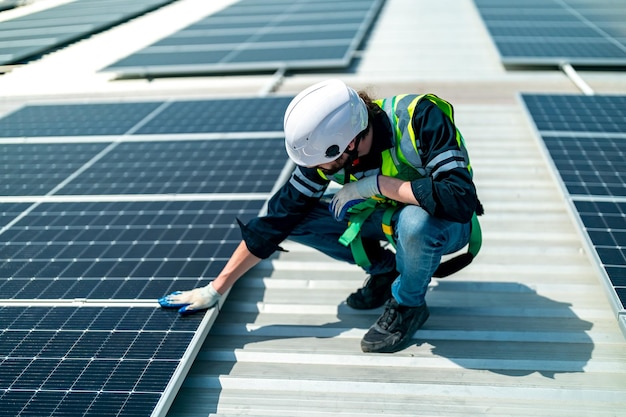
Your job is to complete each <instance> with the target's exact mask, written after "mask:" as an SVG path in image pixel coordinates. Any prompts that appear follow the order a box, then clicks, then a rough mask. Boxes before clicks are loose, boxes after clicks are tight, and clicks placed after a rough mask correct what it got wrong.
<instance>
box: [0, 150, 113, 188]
mask: <svg viewBox="0 0 626 417" xmlns="http://www.w3.org/2000/svg"><path fill="white" fill-rule="evenodd" d="M105 146H106V144H102V143H92V144H89V143H80V144H1V143H0V184H1V185H0V195H3V196H19V195H45V194H47V193H48V192H50V191H51V190H53V189H54V188H55V187H56V186H58V185H59V184H60V183H61V182H62V181H64V180H65V179H66V178H67V177H68V176H69V175H70V174H72V173H74V172H75V171H76V170H78V169H79V168H81V167H82V166H83V165H84V164H85V163H86V162H88V161H89V160H91V159H92V158H93V157H94V156H96V155H97V154H98V153H99V152H100V151H102V150H103V149H104V147H105Z"/></svg>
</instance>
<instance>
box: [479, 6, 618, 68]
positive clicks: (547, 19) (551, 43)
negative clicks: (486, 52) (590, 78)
mask: <svg viewBox="0 0 626 417" xmlns="http://www.w3.org/2000/svg"><path fill="white" fill-rule="evenodd" d="M474 2H475V4H476V6H477V8H478V10H479V12H480V14H481V16H482V19H483V21H484V22H485V25H486V26H487V29H488V30H489V31H490V33H491V35H492V37H493V40H494V42H495V44H496V47H497V48H498V50H499V52H500V57H501V59H502V61H503V63H504V64H511V65H515V64H522V65H559V64H561V63H562V62H569V63H570V64H573V65H576V64H584V65H598V66H605V65H624V64H626V37H624V36H623V31H620V30H619V29H618V30H615V25H614V24H613V22H616V21H620V22H624V21H626V8H624V7H619V6H618V5H617V3H616V2H614V1H613V0H560V1H556V0H548V1H532V2H531V1H527V0H510V1H494V0H474ZM622 27H623V24H622Z"/></svg>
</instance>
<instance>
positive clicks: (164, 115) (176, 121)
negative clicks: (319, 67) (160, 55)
mask: <svg viewBox="0 0 626 417" xmlns="http://www.w3.org/2000/svg"><path fill="white" fill-rule="evenodd" d="M292 98H293V97H258V98H245V99H215V100H178V101H174V102H172V103H171V104H169V105H168V106H167V107H165V108H164V109H163V110H162V111H161V112H159V114H157V115H155V117H153V118H152V119H150V120H149V121H148V122H147V123H146V124H144V125H143V126H141V128H139V129H138V130H137V131H136V132H135V133H136V134H164V133H165V134H167V133H181V134H184V133H199V132H220V133H228V132H282V130H283V116H284V114H285V110H287V106H288V105H289V102H290V101H291V99H292ZM0 126H1V125H0Z"/></svg>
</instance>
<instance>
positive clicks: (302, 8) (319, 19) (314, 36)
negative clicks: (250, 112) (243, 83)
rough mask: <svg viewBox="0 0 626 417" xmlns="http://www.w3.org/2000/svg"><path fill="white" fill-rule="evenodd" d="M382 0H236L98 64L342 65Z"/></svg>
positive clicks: (158, 71)
mask: <svg viewBox="0 0 626 417" xmlns="http://www.w3.org/2000/svg"><path fill="white" fill-rule="evenodd" d="M382 4H383V1H382V0H333V1H330V0H325V1H319V0H318V1H314V0H296V1H293V0H275V1H272V2H261V1H259V0H242V1H239V2H237V3H235V4H233V5H231V6H229V7H227V8H225V9H223V10H221V11H219V12H217V13H215V14H213V15H210V16H208V17H205V18H204V19H201V20H199V21H198V22H196V23H194V24H192V25H190V26H188V27H186V28H183V29H182V30H180V31H179V32H176V33H174V34H173V35H170V36H169V37H167V38H164V39H162V40H160V41H158V42H156V43H154V44H152V45H150V46H148V47H146V48H144V49H142V50H140V51H137V52H135V53H134V54H133V55H130V56H128V57H126V58H123V59H121V60H119V61H117V62H115V63H114V64H112V65H110V66H109V67H107V68H105V69H104V70H103V71H109V72H116V73H118V74H121V75H122V76H141V77H144V76H148V75H149V76H158V75H168V74H172V73H215V72H238V71H276V70H278V69H285V70H294V69H316V68H342V67H347V66H348V65H349V64H350V62H351V60H352V55H353V53H354V51H355V50H356V48H357V47H358V46H359V44H360V43H361V41H362V39H363V38H364V36H365V34H366V33H367V31H368V29H369V27H370V25H371V24H372V23H373V21H374V19H375V18H376V16H377V14H378V12H379V10H380V8H381V7H382Z"/></svg>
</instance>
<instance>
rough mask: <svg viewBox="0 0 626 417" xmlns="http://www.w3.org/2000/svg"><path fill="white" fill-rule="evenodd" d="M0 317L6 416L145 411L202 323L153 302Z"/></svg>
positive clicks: (0, 388) (0, 398)
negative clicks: (157, 307) (137, 305)
mask: <svg viewBox="0 0 626 417" xmlns="http://www.w3.org/2000/svg"><path fill="white" fill-rule="evenodd" d="M0 317H1V318H2V320H1V321H0V323H2V325H1V328H0V357H1V358H2V359H1V362H0V367H1V368H2V373H0V403H1V404H2V407H3V412H5V413H6V412H8V413H10V414H7V415H12V416H20V415H42V416H44V415H45V416H52V415H63V416H86V415H103V416H108V415H136V416H148V415H150V414H151V413H152V411H153V409H154V407H155V406H156V404H157V402H158V401H159V399H160V398H161V396H162V394H163V392H164V391H165V389H166V387H167V385H168V384H169V381H170V379H171V377H172V375H173V374H174V372H175V370H176V369H177V367H178V366H179V364H180V362H181V359H182V355H183V354H184V352H185V350H186V348H187V346H188V344H189V343H190V342H191V340H192V338H193V336H194V333H195V331H196V330H197V328H198V326H199V324H200V322H201V318H200V317H197V318H196V317H193V318H190V320H180V319H179V318H178V317H177V314H176V312H172V311H167V310H162V309H155V308H151V307H134V308H133V307H130V308H129V307H127V308H120V307H113V308H111V307H108V308H107V307H30V308H23V307H0ZM118 413H119V414H118Z"/></svg>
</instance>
